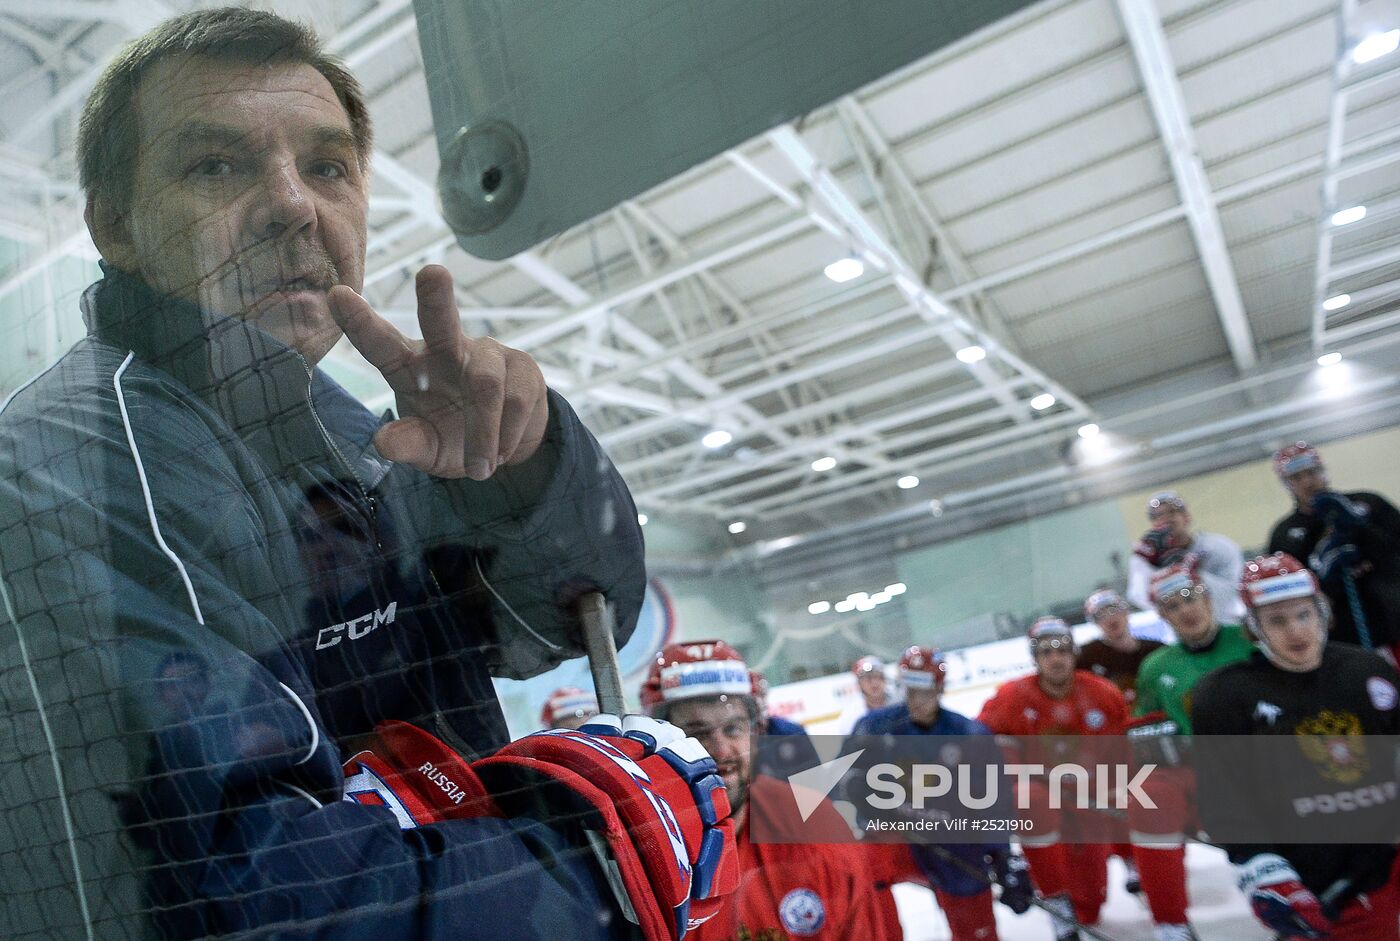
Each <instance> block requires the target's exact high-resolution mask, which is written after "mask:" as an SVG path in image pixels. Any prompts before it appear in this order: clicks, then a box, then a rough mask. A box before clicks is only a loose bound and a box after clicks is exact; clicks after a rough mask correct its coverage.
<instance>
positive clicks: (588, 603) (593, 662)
mask: <svg viewBox="0 0 1400 941" xmlns="http://www.w3.org/2000/svg"><path fill="white" fill-rule="evenodd" d="M578 613H579V620H581V621H582V622H583V649H584V651H585V652H586V653H587V654H588V669H589V672H591V673H592V674H593V689H594V690H595V691H596V692H597V693H598V708H599V709H601V710H602V711H603V712H605V713H607V714H609V715H614V716H617V717H618V718H619V719H621V718H622V716H623V715H624V714H625V713H626V712H627V703H626V699H625V697H624V696H623V695H622V671H621V670H620V669H619V668H618V665H617V644H616V643H614V641H613V617H612V609H611V608H609V607H608V601H607V599H606V598H604V597H603V594H602V592H597V591H592V592H589V593H588V594H586V595H584V596H583V597H582V598H580V599H579V602H578Z"/></svg>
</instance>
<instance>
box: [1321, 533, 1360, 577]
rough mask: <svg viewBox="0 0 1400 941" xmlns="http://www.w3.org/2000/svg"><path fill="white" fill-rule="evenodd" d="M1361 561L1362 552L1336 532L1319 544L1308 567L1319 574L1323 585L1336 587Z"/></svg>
mask: <svg viewBox="0 0 1400 941" xmlns="http://www.w3.org/2000/svg"><path fill="white" fill-rule="evenodd" d="M1361 561H1362V560H1361V550H1360V549H1358V548H1356V546H1354V545H1352V544H1351V543H1349V542H1346V541H1345V540H1344V538H1343V536H1342V534H1341V533H1340V532H1334V533H1332V535H1330V536H1328V537H1327V538H1326V539H1324V540H1322V541H1321V542H1319V543H1318V544H1317V548H1315V549H1314V550H1313V554H1312V555H1311V556H1309V557H1308V567H1309V568H1310V569H1312V570H1313V571H1314V572H1316V573H1317V580H1318V581H1320V582H1322V584H1324V585H1327V586H1328V587H1336V586H1338V585H1340V584H1342V581H1343V579H1344V578H1345V576H1346V574H1347V573H1348V572H1351V571H1354V570H1355V568H1356V567H1357V566H1358V565H1360V564H1361Z"/></svg>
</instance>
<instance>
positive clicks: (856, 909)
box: [685, 775, 886, 941]
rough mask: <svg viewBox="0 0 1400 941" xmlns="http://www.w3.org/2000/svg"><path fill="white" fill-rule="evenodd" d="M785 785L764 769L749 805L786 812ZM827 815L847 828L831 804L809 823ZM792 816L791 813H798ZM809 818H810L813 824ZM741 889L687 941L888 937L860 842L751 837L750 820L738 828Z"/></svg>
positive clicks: (866, 940) (873, 940)
mask: <svg viewBox="0 0 1400 941" xmlns="http://www.w3.org/2000/svg"><path fill="white" fill-rule="evenodd" d="M791 795H792V791H791V790H790V789H789V788H788V786H787V784H786V783H785V782H782V781H776V780H774V779H772V778H769V777H768V776H766V775H759V776H756V777H755V778H754V782H753V785H752V787H751V789H750V791H749V804H750V807H749V813H750V814H752V813H755V812H756V811H755V808H754V804H755V802H758V803H760V804H761V806H762V808H763V811H764V812H769V810H770V808H775V807H776V808H777V810H776V812H777V813H785V812H786V810H787V808H790V807H791V808H793V811H792V812H793V813H795V812H796V811H795V806H794V805H793V801H792V796H791ZM823 813H827V814H829V815H830V818H831V820H830V822H831V823H832V825H833V826H839V827H842V828H845V831H846V832H847V833H849V832H850V830H849V828H847V827H846V824H845V823H844V822H843V821H841V820H840V818H839V816H838V815H837V814H836V811H835V810H834V809H833V808H832V807H831V805H830V804H823V805H822V807H820V808H819V809H818V810H817V813H816V814H815V815H813V818H812V821H816V822H817V823H818V824H820V821H819V820H818V817H819V816H820V815H822V814H823ZM795 819H796V818H795ZM812 821H809V822H812ZM738 844H739V847H738V849H739V889H738V891H737V892H735V893H734V895H733V896H731V900H730V901H729V902H728V903H726V904H725V906H724V908H722V909H721V910H720V911H719V913H718V914H717V915H715V916H714V917H713V918H711V919H710V920H709V921H707V922H705V923H704V924H703V925H701V926H700V927H699V928H696V929H692V930H691V931H688V932H686V936H685V938H686V941H785V939H789V938H795V939H804V938H814V939H818V941H886V939H885V934H884V930H883V928H882V927H881V920H880V918H879V917H878V915H877V907H876V898H875V891H876V890H875V873H874V872H873V870H872V869H871V866H870V851H869V849H868V848H867V847H865V846H862V845H861V844H859V843H754V842H753V841H752V840H750V839H749V832H748V824H747V821H745V825H744V827H743V829H742V830H740V831H739V834H738Z"/></svg>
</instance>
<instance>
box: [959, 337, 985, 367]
mask: <svg viewBox="0 0 1400 941" xmlns="http://www.w3.org/2000/svg"><path fill="white" fill-rule="evenodd" d="M955 355H956V356H957V357H958V362H960V363H967V364H968V365H969V366H971V365H972V364H973V363H980V362H982V360H984V359H986V358H987V351H986V350H984V349H982V347H980V346H978V345H977V344H975V343H974V344H973V345H972V346H964V347H963V348H962V349H960V350H958V352H957V353H956V354H955Z"/></svg>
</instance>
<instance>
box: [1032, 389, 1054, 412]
mask: <svg viewBox="0 0 1400 941" xmlns="http://www.w3.org/2000/svg"><path fill="white" fill-rule="evenodd" d="M1054 404H1055V397H1054V396H1053V395H1051V394H1050V393H1049V392H1042V393H1040V395H1037V396H1036V397H1035V398H1033V399H1031V408H1033V409H1035V410H1036V411H1037V412H1043V411H1045V410H1046V409H1047V408H1049V407H1050V406H1052V405H1054Z"/></svg>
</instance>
